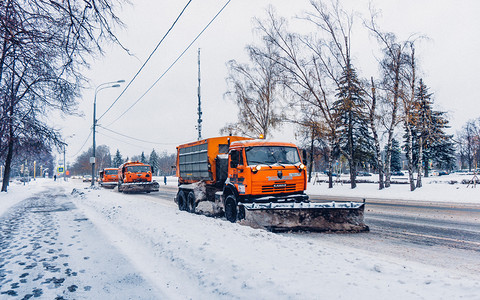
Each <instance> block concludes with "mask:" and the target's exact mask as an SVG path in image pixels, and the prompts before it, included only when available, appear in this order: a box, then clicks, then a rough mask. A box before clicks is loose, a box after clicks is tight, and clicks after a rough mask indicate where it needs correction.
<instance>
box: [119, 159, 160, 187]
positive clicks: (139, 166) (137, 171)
mask: <svg viewBox="0 0 480 300" xmlns="http://www.w3.org/2000/svg"><path fill="white" fill-rule="evenodd" d="M152 175H153V170H152V167H151V166H150V165H147V164H144V163H141V162H139V161H134V162H131V161H129V162H126V163H124V164H123V165H121V166H120V167H118V191H119V192H124V193H130V192H132V193H134V192H145V193H150V192H158V190H159V188H160V186H159V184H158V182H156V181H155V180H153V178H152Z"/></svg>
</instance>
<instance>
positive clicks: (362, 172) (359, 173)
mask: <svg viewBox="0 0 480 300" xmlns="http://www.w3.org/2000/svg"><path fill="white" fill-rule="evenodd" d="M357 176H372V174H370V173H368V172H366V171H358V172H357Z"/></svg>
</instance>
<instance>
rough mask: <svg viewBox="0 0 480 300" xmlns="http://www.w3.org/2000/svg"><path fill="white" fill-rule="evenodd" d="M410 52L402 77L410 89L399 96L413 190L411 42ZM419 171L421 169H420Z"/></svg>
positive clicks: (413, 100) (413, 91)
mask: <svg viewBox="0 0 480 300" xmlns="http://www.w3.org/2000/svg"><path fill="white" fill-rule="evenodd" d="M410 49H411V52H410V54H409V57H408V59H409V60H408V66H409V68H408V69H404V71H405V72H403V73H402V75H403V76H402V77H403V79H404V80H405V81H403V83H404V84H406V85H408V88H410V91H409V92H408V91H407V87H406V88H405V89H402V91H405V92H402V93H401V94H400V98H401V99H402V103H403V117H402V121H403V125H404V127H405V134H406V150H407V165H408V182H409V184H410V190H411V191H414V190H415V188H416V185H415V182H414V179H413V170H414V169H413V167H414V166H413V130H412V129H413V127H414V126H415V123H416V121H417V120H416V116H415V95H416V84H417V81H416V61H415V48H414V45H413V43H412V44H411V45H410ZM420 171H421V170H420Z"/></svg>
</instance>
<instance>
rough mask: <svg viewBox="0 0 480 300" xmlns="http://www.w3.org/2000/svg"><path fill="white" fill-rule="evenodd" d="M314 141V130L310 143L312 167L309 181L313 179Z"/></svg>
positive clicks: (309, 170)
mask: <svg viewBox="0 0 480 300" xmlns="http://www.w3.org/2000/svg"><path fill="white" fill-rule="evenodd" d="M314 141H315V138H314V131H313V130H312V141H311V144H310V161H309V164H310V167H309V168H308V182H310V181H311V180H312V171H313V151H314V147H313V146H314Z"/></svg>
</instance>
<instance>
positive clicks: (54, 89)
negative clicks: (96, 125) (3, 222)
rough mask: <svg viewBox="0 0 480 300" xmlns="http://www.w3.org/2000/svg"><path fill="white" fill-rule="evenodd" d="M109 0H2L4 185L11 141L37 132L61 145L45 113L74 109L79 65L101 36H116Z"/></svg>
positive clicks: (47, 142)
mask: <svg viewBox="0 0 480 300" xmlns="http://www.w3.org/2000/svg"><path fill="white" fill-rule="evenodd" d="M112 2H113V1H111V0H85V1H74V0H64V1H43V0H29V1H26V0H6V1H2V2H1V3H0V13H1V16H2V18H1V20H0V87H1V88H0V93H1V94H0V99H1V101H2V105H1V109H2V111H1V115H0V118H1V119H0V124H1V128H2V136H1V137H0V138H1V139H0V141H1V143H0V147H1V149H0V150H1V151H0V152H1V153H3V152H5V153H6V154H5V173H4V179H3V185H2V191H7V185H8V181H9V177H10V167H11V163H12V159H13V155H14V149H15V146H16V145H18V143H19V141H20V140H21V139H25V138H28V137H29V136H36V138H37V139H38V141H40V142H42V143H44V145H47V146H49V147H51V146H53V145H56V146H57V147H61V145H62V143H63V142H62V138H61V136H60V135H59V133H58V131H57V130H55V129H54V128H52V127H50V126H49V125H48V119H47V118H46V117H45V116H47V115H49V113H50V112H52V111H53V110H59V111H60V112H61V113H63V114H71V113H73V112H74V111H75V104H76V98H77V97H78V96H79V90H80V87H81V84H82V83H83V82H84V78H83V77H82V75H81V73H80V69H81V68H83V67H85V66H87V60H88V58H89V57H91V56H92V55H94V54H95V53H98V52H102V48H101V43H102V42H103V41H105V40H110V41H112V40H113V41H115V42H118V41H117V39H116V37H115V35H114V34H113V32H112V26H115V25H116V24H117V25H121V22H120V20H119V19H118V18H117V16H116V15H115V13H114V6H113V4H112Z"/></svg>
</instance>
